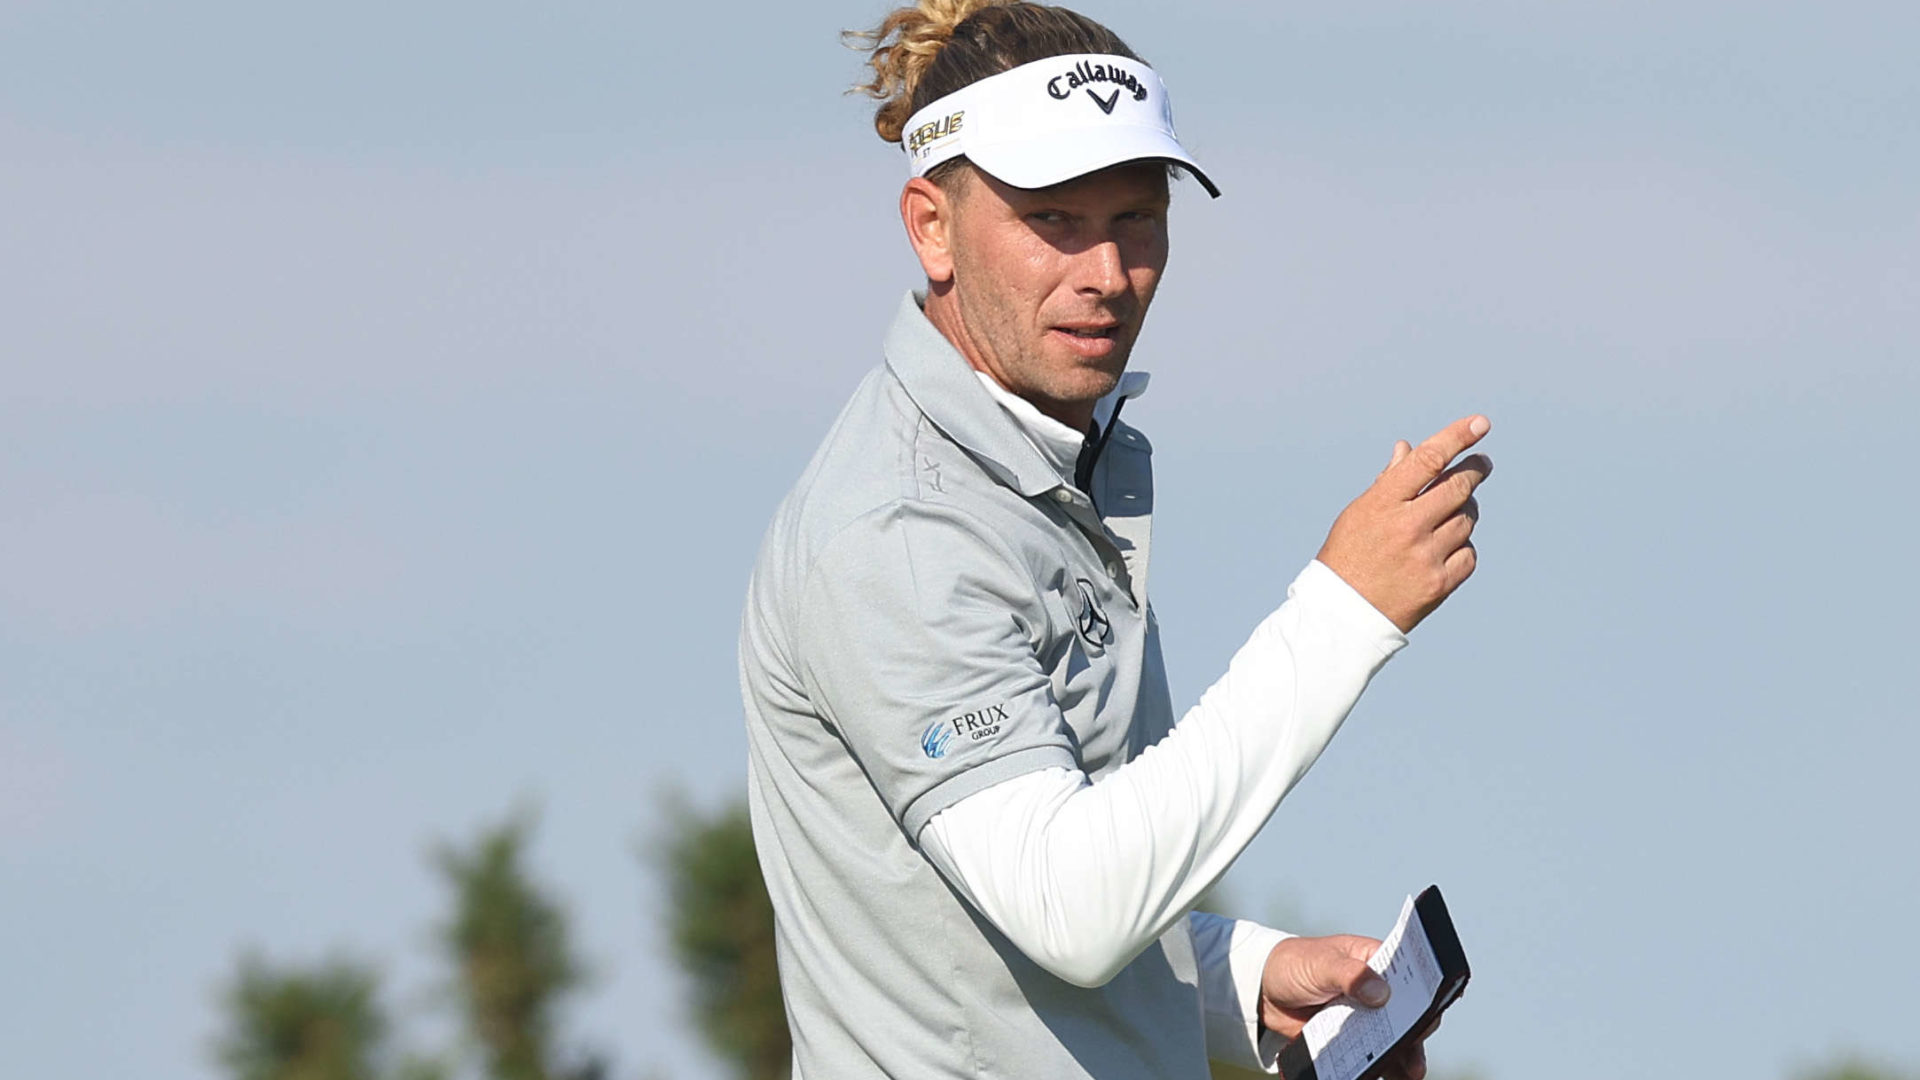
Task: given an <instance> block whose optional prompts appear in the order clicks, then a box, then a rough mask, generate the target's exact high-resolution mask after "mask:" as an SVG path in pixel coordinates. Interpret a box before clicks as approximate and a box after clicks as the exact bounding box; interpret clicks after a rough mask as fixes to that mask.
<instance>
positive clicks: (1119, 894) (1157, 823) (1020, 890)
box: [920, 564, 1405, 986]
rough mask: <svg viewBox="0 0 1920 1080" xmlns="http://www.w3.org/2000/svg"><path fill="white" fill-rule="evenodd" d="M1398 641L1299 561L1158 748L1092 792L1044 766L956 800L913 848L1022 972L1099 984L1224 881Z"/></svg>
mask: <svg viewBox="0 0 1920 1080" xmlns="http://www.w3.org/2000/svg"><path fill="white" fill-rule="evenodd" d="M1404 643H1405V638H1404V637H1402V636H1401V635H1400V634H1399V632H1398V631H1397V630H1395V629H1394V628H1393V627H1392V625H1391V624H1390V623H1388V622H1387V620H1386V619H1385V618H1384V617H1382V616H1381V615H1380V614H1379V613H1378V612H1376V611H1374V610H1373V609H1372V608H1371V607H1370V606H1369V605H1367V603H1366V601H1365V600H1363V599H1361V598H1360V597H1359V595H1358V594H1357V593H1354V592H1353V591H1352V590H1351V589H1350V588H1348V587H1347V586H1346V585H1345V583H1344V582H1341V581H1340V579H1339V578H1338V577H1337V576H1336V575H1334V574H1333V573H1332V572H1331V571H1329V570H1327V569H1326V568H1325V567H1324V566H1320V565H1318V564H1313V565H1311V566H1309V568H1308V569H1307V570H1305V571H1303V572H1302V573H1301V575H1300V577H1299V578H1297V579H1295V582H1294V584H1293V586H1292V587H1291V588H1290V589H1289V599H1288V601H1287V602H1286V603H1285V604H1282V605H1281V607H1280V608H1279V610H1277V611H1275V612H1274V613H1273V614H1272V615H1270V616H1268V618H1267V619H1266V620H1265V621H1263V622H1262V623H1261V624H1260V626H1259V627H1258V628H1256V629H1255V631H1254V633H1253V634H1252V636H1251V637H1250V638H1249V639H1248V641H1247V643H1246V645H1245V646H1243V647H1242V648H1241V649H1240V651H1239V652H1238V653H1237V654H1236V655H1235V656H1234V658H1233V661H1232V663H1231V664H1230V665H1229V667H1228V670H1227V672H1226V674H1225V675H1223V676H1222V677H1221V678H1220V680H1219V681H1218V682H1216V683H1215V684H1214V685H1213V686H1212V687H1211V688H1210V689H1208V691H1207V692H1206V694H1204V695H1203V696H1202V698H1201V700H1200V703H1199V704H1198V705H1196V706H1195V707H1194V708H1193V709H1192V710H1191V711H1189V712H1188V713H1187V715H1186V716H1185V717H1184V718H1182V720H1181V721H1180V723H1178V724H1177V725H1175V726H1174V729H1173V730H1172V731H1171V732H1170V733H1168V735H1167V736H1166V737H1165V738H1163V739H1162V740H1160V742H1158V743H1157V744H1155V745H1154V746H1151V747H1149V748H1148V749H1146V750H1145V751H1144V752H1142V753H1141V754H1140V755H1139V756H1138V757H1137V758H1135V759H1134V760H1133V761H1130V762H1128V763H1127V764H1126V765H1124V766H1122V767H1120V768H1119V769H1116V770H1114V771H1113V772H1112V773H1111V774H1109V775H1107V776H1105V777H1103V778H1102V779H1101V780H1100V781H1099V782H1098V783H1092V782H1089V781H1088V779H1087V778H1086V777H1085V776H1084V775H1083V774H1081V773H1078V772H1075V771H1072V770H1066V769H1049V770H1045V771H1044V772H1040V773H1034V774H1029V775H1028V776H1023V777H1018V778H1016V779H1014V780H1009V781H1006V782H1004V783H1002V784H1000V785H996V786H995V787H994V788H989V789H987V790H986V791H982V792H979V793H977V794H975V795H973V796H971V797H969V798H967V799H963V800H961V801H960V802H959V803H956V804H955V805H953V806H951V807H948V808H947V809H945V810H943V811H941V812H940V813H939V814H937V815H935V817H934V818H933V820H932V821H931V822H930V823H929V824H928V826H927V828H926V829H925V830H923V831H922V833H921V838H920V840H921V845H922V848H923V849H924V850H925V851H926V853H927V855H928V858H929V859H931V860H932V861H933V862H934V864H935V865H936V866H938V867H939V868H940V869H941V870H942V872H943V873H945V875H946V876H947V878H948V879H949V880H950V881H952V882H953V883H954V884H955V886H956V887H957V888H959V889H960V890H961V892H962V893H963V894H964V895H966V896H967V897H968V899H969V900H970V901H972V903H973V904H974V906H975V907H977V908H978V909H979V910H980V911H981V912H982V913H983V914H985V915H986V916H987V917H988V919H990V920H991V921H992V922H993V923H994V924H995V925H996V926H998V927H999V928H1000V930H1001V931H1002V932H1003V933H1005V934H1006V935H1007V936H1008V937H1009V938H1010V939H1011V940H1012V941H1013V942H1014V943H1015V944H1016V945H1018V946H1019V947H1020V948H1021V950H1022V951H1024V952H1025V953H1026V954H1027V955H1028V956H1030V957H1032V958H1033V959H1034V960H1035V961H1036V962H1037V963H1039V964H1041V965H1042V966H1044V967H1046V968H1047V969H1048V970H1049V971H1051V972H1053V973H1054V974H1056V975H1058V976H1059V977H1061V978H1063V979H1066V980H1068V981H1069V982H1073V983H1077V984H1079V985H1083V986H1097V985H1101V984H1103V983H1105V982H1106V981H1107V980H1109V979H1111V978H1112V977H1113V976H1114V975H1115V974H1116V973H1118V972H1119V970H1120V969H1121V968H1123V967H1125V966H1126V964H1127V963H1128V962H1130V961H1131V960H1132V959H1133V958H1134V957H1135V956H1136V955H1138V954H1139V953H1140V951H1141V950H1143V949H1145V948H1146V947H1147V945H1148V944H1150V943H1151V942H1153V941H1155V940H1156V939H1158V938H1159V937H1160V935H1162V934H1163V933H1165V932H1166V931H1167V929H1168V928H1169V927H1171V926H1172V925H1173V923H1174V922H1175V920H1177V919H1179V918H1181V917H1182V916H1183V915H1184V914H1185V913H1186V912H1187V910H1188V909H1189V908H1190V907H1191V906H1192V904H1193V902H1194V901H1195V900H1196V899H1197V898H1198V897H1199V895H1200V893H1201V892H1202V891H1204V890H1205V889H1206V888H1207V887H1208V886H1210V885H1211V884H1213V882H1214V881H1215V880H1217V879H1218V878H1219V877H1220V875H1221V874H1222V873H1224V872H1225V871H1226V868H1227V867H1228V866H1229V865H1230V864H1231V863H1232V862H1233V860H1234V858H1236V857H1237V856H1238V855H1239V854H1240V852H1241V851H1242V850H1243V849H1244V848H1245V847H1246V845H1247V844H1248V843H1249V842H1250V841H1251V840H1252V839H1253V837H1254V836H1255V835H1256V834H1257V833H1258V832H1259V830H1260V827H1261V826H1262V825H1264V824H1265V823H1266V821H1267V819H1268V818H1269V817H1270V816H1271V815H1272V813H1273V811H1274V808H1275V807H1276V806H1278V805H1279V802H1280V800H1281V798H1282V797H1284V796H1285V795H1286V793H1287V792H1288V791H1289V790H1291V789H1292V787H1293V785H1294V784H1295V783H1296V782H1298V780H1299V779H1300V777H1301V776H1302V775H1304V774H1305V772H1306V771H1307V769H1308V768H1309V767H1310V766H1311V765H1312V764H1313V762H1314V761H1315V760H1316V759H1317V758H1318V757H1319V755H1320V752H1321V751H1322V750H1323V749H1324V748H1325V747H1326V745H1327V742H1328V740H1330V739H1331V738H1332V737H1333V735H1334V733H1335V732H1336V731H1337V730H1338V729H1339V726H1340V724H1341V722H1342V721H1343V720H1345V718H1346V716H1347V713H1348V712H1349V711H1350V710H1351V709H1352V708H1353V705H1354V703H1355V702H1356V701H1357V700H1358V699H1359V696H1360V694H1361V692H1362V691H1363V690H1365V688H1366V685H1367V682H1368V680H1370V679H1371V678H1372V676H1373V674H1374V672H1376V671H1377V670H1378V669H1379V667H1380V665H1381V664H1383V663H1384V662H1385V661H1386V659H1387V657H1389V656H1391V655H1392V654H1393V652H1394V651H1396V650H1397V649H1398V648H1399V647H1400V646H1401V645H1402V644H1404Z"/></svg>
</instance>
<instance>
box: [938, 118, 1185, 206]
mask: <svg viewBox="0 0 1920 1080" xmlns="http://www.w3.org/2000/svg"><path fill="white" fill-rule="evenodd" d="M1087 135H1088V136H1089V137H1086V138H1059V137H1056V138H1052V139H1048V140H1046V141H1044V142H1042V141H1029V140H1022V141H1019V142H1005V143H991V142H987V143H975V142H969V143H968V144H967V148H966V155H967V159H968V160H970V161H972V162H973V163H974V164H975V165H978V166H979V167H980V168H981V169H982V170H983V171H985V172H986V173H987V174H988V175H989V176H992V177H993V178H994V179H995V180H998V181H1000V182H1001V183H1003V184H1008V185H1011V186H1013V187H1017V188H1026V189H1033V188H1043V187H1052V186H1053V185H1055V184H1063V183H1065V182H1067V181H1068V180H1073V179H1075V178H1077V177H1082V176H1086V175H1087V174H1089V173H1096V172H1099V171H1100V170H1101V169H1106V168H1110V167H1112V166H1115V165H1124V164H1126V163H1128V162H1133V161H1165V162H1167V163H1169V164H1172V165H1178V166H1180V167H1181V168H1183V169H1185V170H1187V171H1188V172H1190V173H1192V174H1193V176H1194V179H1196V180H1198V181H1200V186H1201V187H1204V188H1206V189H1207V194H1208V195H1211V196H1213V197H1214V198H1216V199H1217V198H1219V197H1220V189H1219V187H1217V186H1216V185H1215V184H1214V182H1213V180H1212V179H1211V178H1209V177H1208V176H1207V172H1206V170H1205V169H1202V168H1201V167H1200V163H1199V162H1197V161H1195V160H1193V156H1192V155H1191V154H1188V153H1187V151H1186V149H1185V148H1184V147H1182V146H1181V145H1180V144H1179V143H1178V142H1176V141H1175V140H1174V139H1172V138H1171V137H1170V136H1168V135H1167V133H1166V132H1164V131H1162V130H1161V129H1159V128H1153V127H1144V126H1137V125H1126V126H1119V125H1115V126H1110V127H1106V128H1103V129H1100V130H1099V131H1098V132H1097V133H1096V132H1088V133H1087Z"/></svg>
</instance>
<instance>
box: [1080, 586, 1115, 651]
mask: <svg viewBox="0 0 1920 1080" xmlns="http://www.w3.org/2000/svg"><path fill="white" fill-rule="evenodd" d="M1079 623H1080V636H1081V637H1083V638H1085V639H1086V640H1087V644H1089V645H1105V644H1106V643H1107V641H1108V639H1110V638H1111V637H1112V636H1113V624H1112V623H1111V622H1108V621H1107V613H1106V612H1104V611H1101V610H1100V603H1099V601H1098V600H1097V599H1096V598H1095V596H1094V591H1093V582H1091V581H1088V580H1087V579H1086V578H1081V579H1080V619H1079Z"/></svg>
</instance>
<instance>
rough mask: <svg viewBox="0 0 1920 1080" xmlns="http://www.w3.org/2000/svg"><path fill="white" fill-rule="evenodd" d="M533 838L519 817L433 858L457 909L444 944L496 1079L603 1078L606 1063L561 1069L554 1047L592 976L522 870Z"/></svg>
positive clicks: (552, 905)
mask: <svg viewBox="0 0 1920 1080" xmlns="http://www.w3.org/2000/svg"><path fill="white" fill-rule="evenodd" d="M531 828H532V822H531V820H530V818H529V817H528V816H526V815H524V814H521V815H515V816H513V817H510V818H509V819H508V820H507V821H506V822H505V823H504V824H502V825H499V826H497V827H495V828H492V829H488V830H485V831H483V832H482V833H481V835H480V836H479V837H478V838H477V839H476V840H474V841H473V843H472V844H471V845H469V846H468V847H466V848H458V847H453V846H449V845H445V844H442V845H440V846H439V847H438V848H437V849H436V850H435V852H434V855H433V862H434V864H435V866H436V867H437V868H438V869H439V871H440V873H441V875H442V876H443V877H444V878H445V879H446V881H447V884H448V885H450V886H451V887H452V889H453V901H454V909H453V917H452V918H451V919H450V920H449V921H448V922H447V923H446V924H445V925H443V926H442V927H441V928H440V935H439V936H440V944H441V947H442V949H443V950H444V952H445V955H446V958H447V960H448V961H449V962H450V963H451V965H452V967H453V970H454V972H455V973H456V975H455V980H454V983H455V989H456V991H457V994H458V997H459V999H460V1004H461V1008H462V1011H463V1013H464V1014H465V1019H466V1024H467V1030H468V1032H469V1033H470V1035H471V1036H472V1038H473V1039H474V1041H475V1042H477V1043H478V1044H479V1046H480V1049H481V1052H482V1055H483V1057H484V1059H485V1062H486V1069H487V1074H488V1075H489V1076H490V1077H493V1078H494V1080H556V1078H559V1077H563V1076H565V1077H580V1078H591V1077H596V1076H599V1075H601V1074H603V1073H604V1071H605V1066H604V1064H603V1063H601V1062H599V1061H597V1060H592V1059H589V1060H587V1061H585V1062H583V1063H581V1064H577V1065H573V1066H571V1067H568V1066H563V1065H561V1064H560V1063H559V1061H558V1056H557V1054H556V1052H555V1048H554V1045H553V1043H554V1039H553V1031H554V1025H555V1020H556V1018H557V1014H558V1009H559V1006H560V1003H561V1001H562V1000H563V999H564V998H565V997H566V995H567V994H568V993H569V992H570V991H573V990H575V989H577V988H578V987H579V986H580V984H581V982H582V981H583V978H584V970H583V967H582V965H581V963H580V961H579V960H578V959H576V958H575V956H574V955H573V950H572V946H571V944H570V943H569V941H568V928H567V919H566V913H565V912H564V910H562V908H561V906H560V904H559V902H558V901H557V900H555V899H553V898H552V897H550V896H548V895H547V894H546V892H545V891H544V890H543V889H542V888H541V887H540V886H539V885H538V884H536V883H535V882H534V881H533V880H532V878H531V877H530V876H529V875H528V873H527V870H526V867H525V865H524V862H525V858H524V856H525V849H526V843H527V835H528V833H529V831H530V830H531Z"/></svg>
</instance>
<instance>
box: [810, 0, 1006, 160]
mask: <svg viewBox="0 0 1920 1080" xmlns="http://www.w3.org/2000/svg"><path fill="white" fill-rule="evenodd" d="M1018 2H1019V0H919V3H917V4H914V5H912V6H910V7H900V8H895V9H893V10H892V11H890V12H888V13H887V17H886V18H884V19H882V20H880V25H879V26H876V27H874V28H873V29H872V30H849V31H847V32H846V33H844V34H842V35H841V37H842V38H843V39H844V40H845V41H846V42H847V43H848V44H849V45H852V46H853V47H855V48H859V49H864V50H867V51H869V52H871V53H872V55H871V56H869V57H868V58H867V66H868V67H870V68H872V69H873V77H872V78H871V79H870V80H869V81H867V82H864V83H860V84H858V85H856V86H854V87H853V89H854V91H856V92H858V93H862V94H866V95H867V96H869V97H872V98H876V99H878V100H879V101H880V102H881V105H880V108H879V110H878V111H876V112H875V113H874V116H873V127H874V130H875V131H878V132H879V133H880V137H881V138H882V139H885V140H886V141H888V142H894V143H897V142H899V141H900V135H901V131H902V129H904V128H905V127H906V124H907V120H908V118H910V117H911V116H912V115H913V91H914V89H915V88H916V87H918V86H919V85H920V79H921V77H922V76H924V75H925V74H926V72H927V68H928V67H930V66H931V65H932V64H933V58H934V57H935V56H938V55H939V53H940V49H941V47H942V46H944V45H946V43H947V41H948V40H949V39H951V38H952V37H953V32H954V31H955V30H956V29H958V28H959V26H960V24H961V23H963V22H965V21H967V18H968V17H969V16H971V15H972V14H973V13H975V12H977V11H981V10H984V9H986V8H990V7H1005V6H1009V5H1011V4H1014V3H1018Z"/></svg>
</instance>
